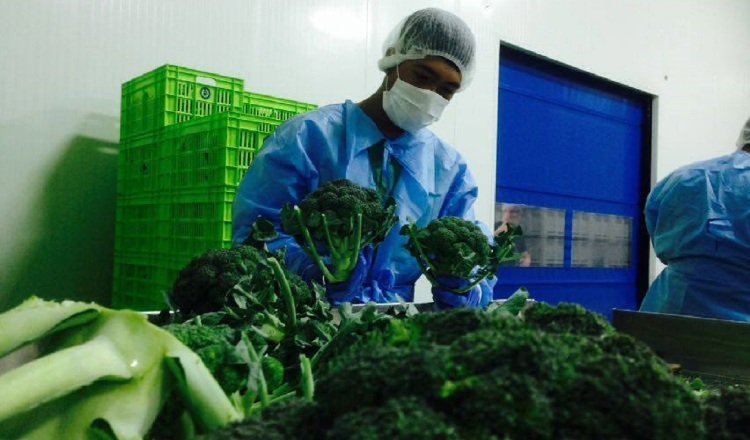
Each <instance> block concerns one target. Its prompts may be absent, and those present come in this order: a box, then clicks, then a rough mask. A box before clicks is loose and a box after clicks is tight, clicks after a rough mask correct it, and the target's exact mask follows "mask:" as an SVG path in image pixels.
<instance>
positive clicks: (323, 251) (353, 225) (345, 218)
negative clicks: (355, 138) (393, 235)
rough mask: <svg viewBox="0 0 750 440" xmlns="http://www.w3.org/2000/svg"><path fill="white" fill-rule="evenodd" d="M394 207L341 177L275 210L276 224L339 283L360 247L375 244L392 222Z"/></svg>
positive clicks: (371, 192)
mask: <svg viewBox="0 0 750 440" xmlns="http://www.w3.org/2000/svg"><path fill="white" fill-rule="evenodd" d="M395 212H396V207H395V204H393V203H392V201H391V200H389V201H388V203H387V204H384V203H383V200H381V199H380V196H379V195H378V193H377V192H376V191H375V190H372V189H369V188H364V187H361V186H359V185H356V184H354V183H352V182H350V181H348V180H346V179H340V180H334V181H331V182H327V183H325V184H323V185H322V186H320V187H319V188H318V189H316V190H315V191H313V192H312V193H310V194H308V195H307V196H306V197H305V198H304V199H303V200H302V201H301V202H300V203H299V205H298V206H292V205H291V204H287V205H285V206H284V207H283V208H282V209H281V226H282V228H283V230H284V232H285V233H287V234H289V235H292V236H293V237H294V239H295V240H296V241H297V243H299V244H300V245H301V246H302V247H303V249H305V251H306V252H307V253H308V254H309V255H310V256H311V257H312V259H313V261H314V262H315V263H316V264H318V266H319V267H320V266H323V264H324V263H323V259H324V258H327V259H326V263H327V264H328V265H330V266H331V268H332V269H333V270H332V271H329V272H326V270H327V269H328V266H325V267H322V268H321V270H322V271H323V273H324V275H325V277H326V278H327V279H328V281H329V282H342V281H346V280H347V279H348V278H349V275H350V274H351V272H352V271H353V270H354V268H355V267H356V263H357V257H358V256H359V253H360V251H361V250H362V249H363V248H364V247H365V246H367V245H370V244H373V245H378V244H379V243H380V242H382V241H383V240H384V239H385V236H386V234H387V233H388V232H389V231H390V229H391V227H392V226H393V225H394V224H395V222H396V214H395Z"/></svg>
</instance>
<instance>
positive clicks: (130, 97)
mask: <svg viewBox="0 0 750 440" xmlns="http://www.w3.org/2000/svg"><path fill="white" fill-rule="evenodd" d="M244 87H245V82H244V81H243V80H241V79H238V78H231V77H228V76H223V75H217V74H215V73H209V72H202V71H199V70H194V69H189V68H186V67H179V66H173V65H164V66H161V67H159V68H157V69H155V70H153V71H151V72H148V73H145V74H143V75H141V76H139V77H137V78H134V79H132V80H130V81H128V82H126V83H124V84H123V85H122V102H121V110H120V139H127V138H129V137H131V136H135V135H137V134H140V133H145V132H149V131H152V130H155V129H158V128H162V127H166V126H168V125H172V124H176V123H179V122H185V121H189V120H191V119H193V118H194V117H202V116H209V115H213V114H216V113H222V112H228V111H231V110H241V109H242V105H243V104H242V100H243V92H244Z"/></svg>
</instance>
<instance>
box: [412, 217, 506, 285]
mask: <svg viewBox="0 0 750 440" xmlns="http://www.w3.org/2000/svg"><path fill="white" fill-rule="evenodd" d="M520 234H521V228H520V227H519V226H511V227H509V228H508V229H507V230H506V231H505V232H502V233H500V234H498V235H497V236H495V242H494V243H490V241H489V240H488V239H487V236H485V235H484V233H483V232H482V230H481V229H480V228H479V226H477V224H475V223H474V222H471V221H469V220H465V219H462V218H460V217H441V218H439V219H436V220H433V221H432V222H430V223H429V224H428V225H427V227H425V228H420V227H418V226H417V225H415V224H407V225H404V226H403V227H402V228H401V235H405V236H407V237H408V238H409V240H408V242H407V244H406V248H407V249H408V250H409V253H411V255H412V256H413V257H414V258H416V260H417V262H418V263H419V266H420V267H421V269H422V273H424V275H425V277H426V278H427V279H428V280H429V281H430V283H431V284H432V285H433V286H440V285H441V284H442V283H441V279H446V278H448V279H449V280H463V281H464V282H465V283H466V285H465V286H463V287H460V288H459V287H456V288H453V289H451V290H452V291H453V292H454V293H457V294H465V293H467V292H469V291H470V290H471V289H473V288H474V286H476V285H477V284H479V283H480V282H481V281H482V280H484V279H485V278H492V277H494V276H495V273H497V270H498V268H499V267H500V265H501V264H502V263H505V262H508V261H515V260H517V259H518V256H517V255H516V254H515V251H514V247H513V239H514V238H515V237H517V236H519V235H520ZM448 282H451V281H448ZM443 283H444V281H443ZM441 287H445V286H441Z"/></svg>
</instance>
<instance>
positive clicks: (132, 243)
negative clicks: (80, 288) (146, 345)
mask: <svg viewBox="0 0 750 440" xmlns="http://www.w3.org/2000/svg"><path fill="white" fill-rule="evenodd" d="M212 80H213V83H212ZM209 83H212V84H215V85H212V86H209V85H207V84H209ZM238 85H239V87H238ZM242 87H243V81H242V80H239V79H234V78H229V77H225V76H220V75H214V74H210V73H206V72H199V71H196V70H192V69H185V68H182V67H177V66H163V67H161V68H159V69H156V70H155V71H153V72H150V73H148V74H146V75H142V76H140V77H138V78H136V79H134V80H132V81H129V82H127V83H125V84H123V88H122V91H123V98H122V99H123V104H122V128H121V141H120V156H119V170H118V182H117V188H118V198H117V217H116V221H117V224H116V232H115V273H114V289H113V305H114V306H115V307H121V308H126V307H127V308H133V309H139V310H158V309H161V308H163V307H164V305H165V302H164V294H165V293H166V292H168V291H169V289H170V288H171V285H172V283H173V282H174V279H175V277H176V276H177V273H178V271H179V269H181V268H182V267H184V266H185V265H186V264H187V263H188V262H189V261H190V259H191V258H193V257H195V256H196V255H199V254H201V253H203V252H205V251H206V250H208V249H215V248H221V247H229V246H230V245H231V229H232V228H231V226H232V203H233V201H234V196H235V192H236V188H237V186H238V185H239V183H240V181H241V179H242V177H243V175H244V173H245V171H247V168H248V167H249V165H250V163H251V161H252V160H253V158H254V157H255V155H256V154H257V152H258V151H259V150H260V148H261V146H262V145H263V142H264V140H265V138H266V137H268V136H269V135H270V134H271V133H272V132H273V130H275V129H276V127H278V126H279V125H280V124H281V123H282V122H284V121H285V120H288V119H289V118H291V117H293V116H296V115H297V114H300V113H304V112H306V111H308V110H311V109H313V108H315V106H313V105H311V104H305V103H300V102H295V101H291V100H286V99H280V98H274V97H270V96H265V95H258V94H254V93H250V92H244V91H242ZM206 90H208V91H206Z"/></svg>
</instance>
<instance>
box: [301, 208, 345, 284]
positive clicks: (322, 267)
mask: <svg viewBox="0 0 750 440" xmlns="http://www.w3.org/2000/svg"><path fill="white" fill-rule="evenodd" d="M294 216H295V217H296V218H297V222H298V223H299V227H300V230H301V231H302V236H303V237H304V238H305V243H307V252H308V254H309V255H312V257H313V260H314V261H315V264H317V265H318V268H319V269H320V271H321V272H322V273H323V276H325V277H326V278H327V279H328V281H330V282H332V283H333V282H336V278H335V277H334V276H333V274H332V273H331V271H329V270H328V268H327V267H326V265H325V263H323V260H322V259H321V258H320V255H319V254H318V250H317V249H316V248H315V243H313V240H312V237H310V231H309V230H308V229H307V226H306V225H305V220H304V219H302V210H301V209H299V206H295V207H294Z"/></svg>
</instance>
